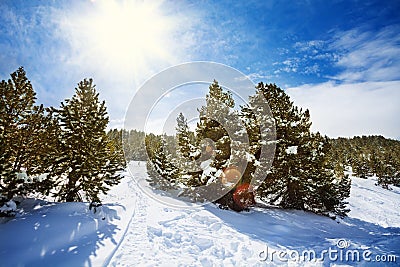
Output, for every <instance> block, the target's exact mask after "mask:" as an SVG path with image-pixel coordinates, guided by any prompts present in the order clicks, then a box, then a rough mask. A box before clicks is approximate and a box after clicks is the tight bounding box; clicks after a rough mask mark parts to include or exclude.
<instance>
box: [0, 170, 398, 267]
mask: <svg viewBox="0 0 400 267" xmlns="http://www.w3.org/2000/svg"><path fill="white" fill-rule="evenodd" d="M134 166H135V167H134V171H133V173H132V175H133V176H134V177H139V178H145V177H146V169H145V164H144V163H141V164H140V166H138V164H137V163H134ZM375 182H376V181H375V180H374V179H367V180H366V179H360V178H356V177H352V188H351V196H350V198H349V206H350V208H351V212H350V213H349V216H348V217H347V218H345V219H343V220H336V221H335V220H332V219H329V218H326V217H322V216H318V215H314V214H311V213H306V212H302V211H284V210H278V209H267V210H265V209H260V208H254V209H252V210H251V211H250V212H242V213H236V212H232V211H226V210H221V209H218V208H217V207H215V206H214V205H212V204H207V205H205V206H203V207H199V208H192V209H174V208H171V207H168V206H165V205H163V204H161V203H159V202H157V201H155V200H153V199H151V198H149V197H148V196H147V195H146V194H144V193H142V192H141V190H140V189H139V188H138V187H137V185H136V183H135V182H134V180H133V179H132V177H131V176H130V175H128V173H126V177H125V178H124V179H123V180H122V182H121V183H120V184H119V185H118V186H116V187H114V188H113V189H112V190H111V191H110V193H109V194H108V195H107V196H105V197H104V198H103V199H104V203H105V204H104V205H103V207H102V211H101V212H97V213H96V214H93V212H90V211H89V209H88V204H87V203H51V202H44V201H38V200H32V199H28V200H25V201H24V202H22V203H21V206H22V208H23V209H22V211H21V212H20V213H18V214H17V216H16V217H15V218H13V219H11V220H9V221H7V222H5V221H3V223H1V224H0V266H271V265H290V266H299V265H305V266H329V265H346V266H349V265H350V266H359V265H368V266H369V265H377V266H398V265H399V264H400V258H399V256H400V209H399V207H400V189H398V188H395V189H393V190H392V191H388V190H385V189H382V188H380V187H378V186H375V185H374V183H375ZM324 251H325V252H324ZM313 253H315V257H317V258H323V261H316V262H315V261H308V260H304V258H303V260H302V256H306V257H307V255H314V254H313ZM363 253H364V255H363ZM391 255H396V256H397V257H396V258H395V260H396V262H393V260H394V259H393V258H392V257H391ZM357 256H358V257H359V259H358V258H357ZM378 260H381V261H380V262H378ZM382 260H385V262H383V261H382ZM389 260H390V261H392V262H388V261H389Z"/></svg>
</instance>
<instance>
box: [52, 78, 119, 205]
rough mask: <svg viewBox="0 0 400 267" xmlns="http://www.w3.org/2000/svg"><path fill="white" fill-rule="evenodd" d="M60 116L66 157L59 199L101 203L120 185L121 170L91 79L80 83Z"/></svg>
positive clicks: (63, 107)
mask: <svg viewBox="0 0 400 267" xmlns="http://www.w3.org/2000/svg"><path fill="white" fill-rule="evenodd" d="M58 113H59V119H60V123H61V129H62V132H61V135H60V141H61V147H62V153H63V154H64V157H65V158H64V161H63V162H62V164H60V168H61V169H62V172H63V176H62V181H61V190H60V192H59V193H58V196H59V197H60V199H61V200H65V201H82V200H83V199H87V200H89V201H91V202H100V200H99V194H100V193H106V192H107V191H108V190H109V189H110V186H112V185H115V184H118V183H119V181H120V179H121V178H122V177H121V175H120V174H118V171H119V170H121V169H122V166H121V164H120V158H119V157H120V154H119V153H112V152H111V147H112V146H111V145H110V142H109V140H108V138H107V134H106V127H107V124H108V121H109V119H108V116H107V109H106V105H105V102H104V101H103V102H100V101H99V94H98V93H97V92H96V89H95V85H93V81H92V79H89V80H86V79H85V80H83V81H81V82H80V83H79V84H78V88H76V89H75V95H74V96H73V97H72V98H71V99H67V100H65V102H63V103H61V108H60V109H59V110H58ZM63 177H65V179H64V178H63Z"/></svg>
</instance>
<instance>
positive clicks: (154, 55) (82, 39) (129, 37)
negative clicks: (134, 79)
mask: <svg viewBox="0 0 400 267" xmlns="http://www.w3.org/2000/svg"><path fill="white" fill-rule="evenodd" d="M163 11H164V10H163V3H162V2H160V1H110V0H104V1H93V2H92V3H90V8H89V9H88V10H87V11H86V12H77V14H76V15H75V17H74V18H69V21H70V22H71V23H72V29H73V30H72V32H73V34H74V36H73V38H74V40H72V42H73V43H75V46H74V47H75V48H76V50H78V52H79V54H81V55H83V56H86V57H88V58H89V59H94V62H93V64H102V65H104V68H106V69H107V68H108V69H114V70H118V69H121V70H123V71H127V69H128V70H130V72H131V73H133V74H135V73H139V72H142V73H144V72H146V70H148V69H151V68H153V67H154V65H155V64H158V63H160V62H163V63H164V64H165V63H174V58H175V53H174V47H176V40H174V32H176V29H177V18H176V17H173V16H171V15H167V14H165V12H163Z"/></svg>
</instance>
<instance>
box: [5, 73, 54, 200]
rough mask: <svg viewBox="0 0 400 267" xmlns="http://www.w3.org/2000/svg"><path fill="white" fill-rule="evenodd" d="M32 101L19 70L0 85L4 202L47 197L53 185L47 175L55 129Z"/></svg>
mask: <svg viewBox="0 0 400 267" xmlns="http://www.w3.org/2000/svg"><path fill="white" fill-rule="evenodd" d="M35 101H36V93H35V92H34V90H33V87H32V85H31V83H30V81H29V80H28V78H27V77H26V73H25V71H24V69H23V68H22V67H20V68H19V69H18V70H17V71H16V72H14V73H12V74H11V79H9V80H8V81H7V82H6V81H4V80H3V81H1V82H0V195H1V196H2V197H1V198H2V199H3V200H5V201H7V200H9V199H11V198H12V197H13V196H15V195H17V194H27V193H30V192H38V191H39V192H42V193H45V194H47V193H48V191H49V189H50V188H51V187H52V186H53V184H52V182H51V180H50V175H49V174H50V173H51V172H52V166H53V162H52V160H51V159H52V158H53V157H54V152H55V150H56V145H55V141H54V140H55V139H54V136H56V134H57V133H56V131H57V129H58V127H57V124H56V123H55V120H54V118H53V117H52V115H51V113H50V112H49V110H48V109H47V110H46V109H45V108H44V107H43V106H36V105H35ZM39 177H40V178H39ZM1 202H2V201H0V206H2V205H1V204H2V203H1Z"/></svg>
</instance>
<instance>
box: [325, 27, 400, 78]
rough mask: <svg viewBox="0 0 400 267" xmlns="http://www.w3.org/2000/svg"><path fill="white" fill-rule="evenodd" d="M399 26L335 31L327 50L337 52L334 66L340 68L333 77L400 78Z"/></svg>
mask: <svg viewBox="0 0 400 267" xmlns="http://www.w3.org/2000/svg"><path fill="white" fill-rule="evenodd" d="M399 42H400V31H399V27H395V26H392V27H386V28H383V29H381V30H380V31H378V32H371V31H362V30H361V29H353V30H349V31H345V32H337V33H336V34H335V38H334V41H333V42H332V44H331V47H330V48H331V49H333V50H337V51H338V53H339V54H340V56H339V58H338V60H337V62H336V66H337V67H339V68H342V71H341V72H340V73H339V74H338V75H336V76H335V77H333V78H334V79H337V80H340V81H346V82H364V81H388V80H398V79H400V71H399V70H400V56H399V55H400V46H399Z"/></svg>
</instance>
